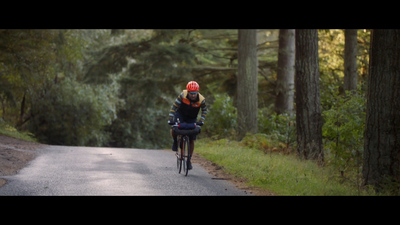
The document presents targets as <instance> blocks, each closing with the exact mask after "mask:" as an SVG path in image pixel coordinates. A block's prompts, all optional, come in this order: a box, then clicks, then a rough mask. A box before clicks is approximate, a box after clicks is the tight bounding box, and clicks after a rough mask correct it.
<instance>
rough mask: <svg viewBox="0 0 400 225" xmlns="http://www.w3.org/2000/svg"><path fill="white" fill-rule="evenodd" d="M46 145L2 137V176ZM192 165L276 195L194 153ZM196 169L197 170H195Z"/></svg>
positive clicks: (251, 191)
mask: <svg viewBox="0 0 400 225" xmlns="http://www.w3.org/2000/svg"><path fill="white" fill-rule="evenodd" d="M46 146H47V145H46V144H40V143H35V142H29V141H24V140H20V139H16V138H12V137H8V136H4V135H0V176H10V175H15V174H17V173H18V171H19V170H21V169H22V168H24V167H25V166H27V165H28V164H29V162H30V161H31V160H33V159H34V158H35V157H36V155H37V152H36V150H38V149H41V148H45V147H46ZM168 151H171V150H168ZM192 163H198V164H200V165H201V166H202V167H203V168H205V169H206V171H207V172H208V173H210V174H211V175H213V178H212V179H218V180H228V181H230V182H232V183H233V184H235V186H236V187H237V188H239V189H241V190H244V191H245V192H247V193H249V194H254V195H264V196H272V195H276V194H275V193H273V192H271V191H268V190H263V189H260V188H256V187H249V186H248V185H246V181H245V180H243V179H241V178H238V177H236V176H233V175H231V174H228V173H226V172H225V171H224V170H223V168H222V167H220V166H218V165H217V164H215V163H213V162H211V161H208V160H206V159H204V158H203V157H201V156H199V155H198V154H196V153H194V155H193V157H192ZM194 169H195V168H194ZM6 183H7V180H6V179H3V178H0V187H2V186H3V185H5V184H6Z"/></svg>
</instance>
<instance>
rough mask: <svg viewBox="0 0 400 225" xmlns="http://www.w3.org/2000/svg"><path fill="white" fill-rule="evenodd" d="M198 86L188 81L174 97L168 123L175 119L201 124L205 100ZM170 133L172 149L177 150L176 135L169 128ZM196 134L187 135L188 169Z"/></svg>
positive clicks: (204, 111) (204, 117)
mask: <svg viewBox="0 0 400 225" xmlns="http://www.w3.org/2000/svg"><path fill="white" fill-rule="evenodd" d="M199 89H200V86H199V84H198V83H197V82H196V81H190V82H189V83H188V84H187V85H186V90H183V91H182V93H181V94H180V95H178V97H177V98H176V100H175V102H174V103H173V105H172V107H171V110H170V112H169V118H168V124H170V125H172V124H175V122H176V121H177V119H178V118H179V121H180V122H181V123H196V125H200V126H202V125H203V124H204V120H205V119H206V115H207V106H206V100H205V98H204V97H203V95H201V94H200V93H199ZM200 109H201V116H200V120H199V121H198V122H197V115H198V113H199V111H200ZM171 135H172V138H173V141H174V142H173V144H172V151H177V150H178V140H177V135H176V134H174V132H173V130H172V129H171ZM195 140H196V135H189V160H188V169H189V170H190V169H192V164H191V162H190V158H191V157H192V154H193V150H194V141H195Z"/></svg>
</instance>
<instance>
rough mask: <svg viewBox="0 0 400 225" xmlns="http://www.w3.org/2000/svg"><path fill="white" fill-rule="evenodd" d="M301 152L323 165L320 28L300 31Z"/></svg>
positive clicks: (298, 103) (298, 122)
mask: <svg viewBox="0 0 400 225" xmlns="http://www.w3.org/2000/svg"><path fill="white" fill-rule="evenodd" d="M295 68H296V78H295V88H296V131H297V154H298V156H299V157H300V158H302V159H312V160H316V161H317V162H318V163H319V164H320V165H322V163H323V160H324V154H323V151H322V117H321V100H320V93H319V63H318V31H317V30H316V29H312V30H296V63H295Z"/></svg>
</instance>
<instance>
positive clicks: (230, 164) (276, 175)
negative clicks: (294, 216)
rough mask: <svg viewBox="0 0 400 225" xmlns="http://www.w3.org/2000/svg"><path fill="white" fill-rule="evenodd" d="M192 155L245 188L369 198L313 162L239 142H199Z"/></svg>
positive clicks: (285, 193)
mask: <svg viewBox="0 0 400 225" xmlns="http://www.w3.org/2000/svg"><path fill="white" fill-rule="evenodd" d="M195 152H197V153H198V154H200V155H201V156H203V157H204V158H206V159H208V160H210V161H212V162H214V163H216V164H218V165H220V166H222V167H223V168H224V170H225V171H226V172H228V173H230V174H233V175H236V176H237V177H241V178H245V179H246V180H247V185H249V186H255V187H259V188H262V189H267V190H270V191H273V192H275V193H276V194H278V195H287V196H354V195H372V194H373V193H368V192H366V191H362V190H359V189H358V188H357V186H356V185H355V184H352V183H350V182H340V180H339V179H338V174H337V172H335V171H334V170H333V169H332V168H331V167H328V166H326V167H319V166H318V165H317V164H316V163H315V162H313V161H309V160H299V159H298V158H297V157H296V156H295V155H283V154H279V153H267V154H265V153H264V152H263V151H261V150H258V149H255V148H249V147H244V146H243V145H241V144H240V142H236V141H229V140H227V139H221V140H218V141H211V140H209V139H200V140H198V141H197V143H196V148H195Z"/></svg>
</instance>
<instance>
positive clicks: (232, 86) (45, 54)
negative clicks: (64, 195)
mask: <svg viewBox="0 0 400 225" xmlns="http://www.w3.org/2000/svg"><path fill="white" fill-rule="evenodd" d="M372 40H373V42H372ZM399 48H400V33H399V31H398V30H369V29H346V30H344V29H319V30H317V29H315V30H312V29H309V30H294V29H292V30H290V29H259V30H234V29H210V30H208V29H177V30H174V29H166V30H157V29H136V30H135V29H111V30H110V29H88V30H85V29H72V30H68V29H62V30H52V29H44V30H39V29H33V30H28V29H23V30H16V29H12V30H0V103H1V104H0V126H3V127H4V126H12V127H15V128H16V129H18V130H20V131H24V132H28V133H29V134H30V135H32V136H33V137H35V138H36V139H37V140H38V141H39V142H41V143H47V144H54V145H71V146H110V147H128V148H145V149H161V148H170V145H171V143H172V142H171V137H170V133H169V125H168V124H167V119H168V113H169V110H170V108H171V105H172V104H173V102H174V100H175V99H176V97H177V96H178V95H179V94H180V93H181V92H182V90H183V89H185V87H186V84H187V83H188V82H189V81H191V80H195V81H197V82H198V83H199V85H200V93H201V94H202V95H203V96H204V97H205V98H206V104H207V106H208V109H209V112H208V115H207V118H206V120H205V125H204V126H203V128H202V133H201V135H200V136H199V138H210V139H212V140H218V139H222V138H228V139H232V140H243V139H244V138H246V137H249V136H251V137H253V139H252V140H253V141H256V142H257V143H261V144H260V146H261V147H260V148H278V149H280V150H282V151H284V152H288V153H292V154H297V156H298V157H299V158H301V159H305V160H315V161H316V162H318V164H319V165H321V166H324V165H325V164H328V163H329V164H333V165H335V166H336V167H337V168H338V170H340V171H341V172H342V173H346V171H350V170H360V171H361V170H362V176H363V178H364V184H365V185H372V186H374V187H375V188H377V189H378V190H379V189H380V188H382V187H386V186H388V185H390V186H395V187H397V191H399V186H400V185H399V181H400V177H399V172H400V171H399V169H400V168H399V166H400V165H399V160H400V144H399V143H400V141H398V140H400V132H399V131H400V110H399V109H400V106H399V103H398V102H399V101H397V99H399V97H400V92H399V87H400V68H399V65H400V61H399V59H400V55H399V54H400V49H399ZM266 145H268V146H266Z"/></svg>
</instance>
